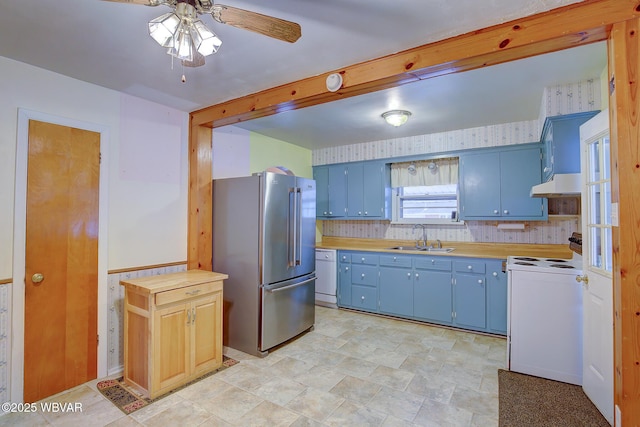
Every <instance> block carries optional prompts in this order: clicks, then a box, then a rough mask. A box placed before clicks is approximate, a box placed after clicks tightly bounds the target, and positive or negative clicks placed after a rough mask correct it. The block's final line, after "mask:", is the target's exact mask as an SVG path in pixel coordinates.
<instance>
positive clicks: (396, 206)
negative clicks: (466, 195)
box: [391, 183, 464, 225]
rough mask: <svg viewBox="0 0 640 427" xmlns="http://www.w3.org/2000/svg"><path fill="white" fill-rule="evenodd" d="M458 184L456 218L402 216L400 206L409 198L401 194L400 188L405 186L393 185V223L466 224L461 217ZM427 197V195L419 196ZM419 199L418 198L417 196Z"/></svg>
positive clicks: (457, 187) (458, 185)
mask: <svg viewBox="0 0 640 427" xmlns="http://www.w3.org/2000/svg"><path fill="white" fill-rule="evenodd" d="M455 186H456V218H455V219H451V218H400V206H401V204H402V203H401V199H403V198H407V197H406V196H402V195H400V191H398V189H399V188H404V187H392V188H391V192H392V195H391V199H392V200H391V224H427V225H429V224H433V225H464V221H461V220H460V219H459V217H460V184H459V183H457V184H455ZM419 198H421V199H425V198H426V197H419ZM416 199H418V198H416Z"/></svg>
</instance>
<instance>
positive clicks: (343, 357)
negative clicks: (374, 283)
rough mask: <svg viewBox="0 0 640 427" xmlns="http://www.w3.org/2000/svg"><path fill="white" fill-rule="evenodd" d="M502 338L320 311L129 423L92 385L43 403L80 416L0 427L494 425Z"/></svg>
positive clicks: (22, 417) (10, 418) (4, 421)
mask: <svg viewBox="0 0 640 427" xmlns="http://www.w3.org/2000/svg"><path fill="white" fill-rule="evenodd" d="M505 349H506V341H505V340H504V339H502V338H496V337H490V336H485V335H478V334H473V333H466V332H461V331H455V330H451V329H446V328H439V327H434V326H429V325H422V324H416V323H411V322H404V321H399V320H394V319H387V318H382V317H377V316H371V315H366V314H361V313H355V312H351V311H345V310H335V309H328V308H324V307H317V311H316V325H315V328H314V330H313V331H311V332H309V333H306V334H304V335H302V336H301V337H299V338H298V339H296V340H295V341H292V342H291V343H289V344H288V345H286V346H283V347H281V348H278V349H276V350H275V351H272V352H271V353H270V354H269V355H268V356H267V357H265V358H262V359H261V358H256V357H253V356H249V355H247V354H244V353H241V352H238V351H236V350H233V349H225V354H227V355H228V356H230V357H233V358H235V359H237V360H240V361H241V362H240V363H239V364H237V365H235V366H232V367H230V368H228V369H226V370H224V371H222V372H220V373H218V374H215V375H213V376H211V377H209V378H207V379H205V380H203V381H200V382H198V383H196V384H194V385H192V386H190V387H187V388H185V389H183V390H181V391H179V392H178V393H176V394H174V395H172V396H169V397H167V398H164V399H161V400H160V401H158V402H156V403H154V404H152V405H149V406H148V407H146V408H143V409H141V410H139V411H137V412H134V413H133V414H131V415H129V416H126V415H124V414H123V413H122V412H120V410H119V409H117V408H116V407H115V406H113V405H112V404H111V403H110V402H109V401H107V400H106V399H105V398H104V397H103V396H102V395H101V394H100V393H99V392H98V391H97V390H96V388H95V384H96V383H97V381H93V382H90V383H87V384H84V385H81V386H79V387H76V388H74V389H72V390H69V391H66V392H63V393H61V394H59V395H56V396H54V397H52V398H49V399H47V400H48V401H51V402H81V403H82V404H83V412H82V413H75V414H72V413H64V414H63V413H54V412H48V413H41V412H38V413H32V414H7V415H4V416H0V426H5V425H6V426H43V425H58V426H87V425H91V426H139V425H144V426H199V425H202V426H270V427H271V426H292V427H295V426H357V425H360V426H483V427H487V426H497V425H498V368H502V367H503V366H504V362H505V352H506V350H505Z"/></svg>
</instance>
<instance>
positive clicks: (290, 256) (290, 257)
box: [287, 187, 298, 267]
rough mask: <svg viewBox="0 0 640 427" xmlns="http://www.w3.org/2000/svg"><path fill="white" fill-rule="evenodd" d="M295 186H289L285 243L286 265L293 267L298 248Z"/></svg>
mask: <svg viewBox="0 0 640 427" xmlns="http://www.w3.org/2000/svg"><path fill="white" fill-rule="evenodd" d="M296 190H297V188H296V187H289V227H288V228H289V230H288V233H289V236H287V238H288V243H287V246H288V248H287V267H295V266H296V263H297V257H298V249H297V243H298V239H297V235H296V234H297V232H298V220H297V216H298V210H297V201H298V198H297V192H296Z"/></svg>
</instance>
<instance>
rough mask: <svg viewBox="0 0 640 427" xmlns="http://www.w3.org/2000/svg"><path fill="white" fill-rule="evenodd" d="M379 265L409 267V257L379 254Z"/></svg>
mask: <svg viewBox="0 0 640 427" xmlns="http://www.w3.org/2000/svg"><path fill="white" fill-rule="evenodd" d="M380 265H386V266H389V267H409V268H411V257H408V256H399V255H380Z"/></svg>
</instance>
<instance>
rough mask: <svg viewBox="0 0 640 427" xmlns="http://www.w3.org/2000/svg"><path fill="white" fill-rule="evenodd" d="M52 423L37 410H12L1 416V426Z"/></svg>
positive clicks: (36, 425)
mask: <svg viewBox="0 0 640 427" xmlns="http://www.w3.org/2000/svg"><path fill="white" fill-rule="evenodd" d="M48 425H51V424H50V423H49V421H47V420H46V419H45V417H44V416H43V415H42V413H40V411H37V412H33V413H31V412H11V413H7V414H3V415H2V416H0V427H5V426H6V427H40V426H48Z"/></svg>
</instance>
